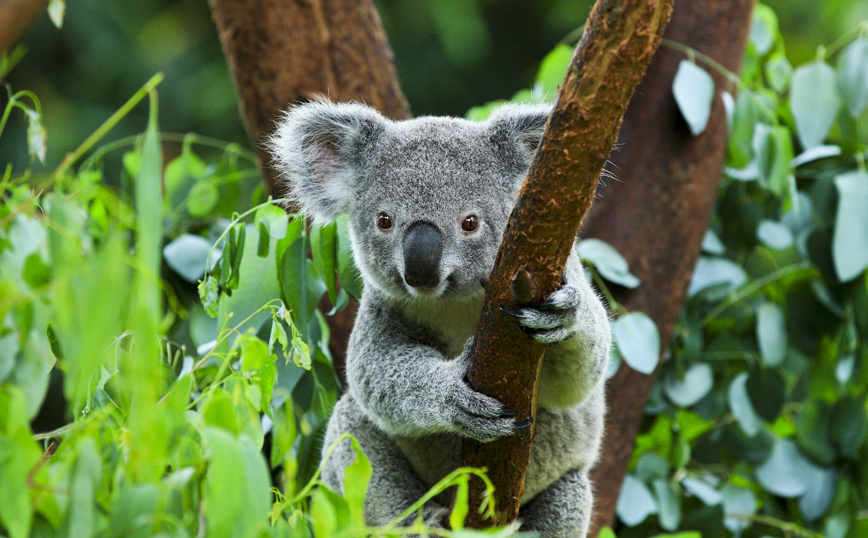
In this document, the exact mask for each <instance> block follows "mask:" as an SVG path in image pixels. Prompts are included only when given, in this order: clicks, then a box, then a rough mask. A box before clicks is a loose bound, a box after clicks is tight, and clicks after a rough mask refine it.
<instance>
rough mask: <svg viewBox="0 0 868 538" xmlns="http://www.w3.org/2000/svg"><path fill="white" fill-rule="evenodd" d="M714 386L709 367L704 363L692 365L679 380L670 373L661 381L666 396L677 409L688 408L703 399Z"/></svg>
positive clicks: (672, 372) (673, 373)
mask: <svg viewBox="0 0 868 538" xmlns="http://www.w3.org/2000/svg"><path fill="white" fill-rule="evenodd" d="M713 386H714V375H713V373H712V370H711V366H709V365H708V364H705V363H699V364H693V365H691V366H690V368H688V369H687V371H686V372H685V373H684V379H679V378H678V377H677V376H676V375H675V372H674V371H670V372H669V373H668V374H667V375H666V377H665V378H664V380H663V390H664V391H665V392H666V396H668V397H669V399H670V400H671V401H672V403H674V404H675V405H677V406H679V407H690V406H692V405H694V404H695V403H696V402H698V401H699V400H701V399H702V398H704V397H705V395H706V394H708V393H709V391H710V390H711V388H712V387H713Z"/></svg>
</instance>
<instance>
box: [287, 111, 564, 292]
mask: <svg viewBox="0 0 868 538" xmlns="http://www.w3.org/2000/svg"><path fill="white" fill-rule="evenodd" d="M548 112H549V108H548V107H544V106H543V107H540V106H510V107H503V108H501V109H499V110H498V111H496V112H495V113H494V114H493V115H492V117H491V118H490V119H489V120H487V121H486V122H482V123H476V122H470V121H467V120H461V119H454V118H420V119H415V120H409V121H404V122H392V121H389V120H386V119H385V118H383V117H382V116H380V115H379V114H378V113H377V112H376V111H374V110H373V109H370V108H368V107H363V106H361V105H333V104H329V103H324V102H316V103H309V104H306V105H302V106H301V107H297V108H295V109H293V110H291V111H290V112H289V113H288V114H287V116H286V117H285V119H284V120H283V122H282V123H281V126H280V128H279V130H278V132H277V133H276V135H275V137H274V138H273V139H272V152H273V153H274V155H275V158H276V160H277V162H278V164H279V165H280V166H281V168H282V172H283V173H284V175H285V176H286V177H287V178H288V179H289V180H290V181H291V184H292V191H293V194H294V195H295V196H296V197H297V198H298V199H299V201H300V203H301V205H302V207H303V208H304V209H305V210H306V211H307V212H310V213H312V214H313V215H314V216H315V218H316V220H318V221H328V220H331V219H334V218H335V217H337V216H338V215H340V214H342V213H346V214H348V216H349V221H350V231H351V238H352V243H353V250H354V253H355V256H356V263H357V264H358V266H359V268H360V270H361V271H362V277H363V280H364V282H365V285H366V286H370V285H373V286H376V287H377V288H379V289H380V290H382V291H383V292H385V293H386V294H387V295H389V296H391V297H393V298H398V299H415V298H451V297H465V296H469V295H477V294H478V293H480V292H481V291H482V287H481V286H480V283H479V282H480V279H482V278H485V277H487V276H488V274H489V273H490V271H491V268H492V267H493V265H494V261H495V257H496V255H497V250H498V248H499V245H500V241H501V238H502V236H503V230H504V227H505V226H506V222H507V219H508V218H509V214H510V212H511V210H512V206H513V203H514V196H515V192H516V190H517V189H518V188H519V186H520V185H521V181H522V180H523V179H524V175H525V172H526V169H527V165H528V163H529V160H530V158H531V155H532V153H533V150H534V149H535V147H536V145H537V143H538V141H539V137H540V136H541V133H542V130H543V128H544V126H545V120H546V118H547V116H548Z"/></svg>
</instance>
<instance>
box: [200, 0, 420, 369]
mask: <svg viewBox="0 0 868 538" xmlns="http://www.w3.org/2000/svg"><path fill="white" fill-rule="evenodd" d="M209 2H210V5H211V12H212V15H213V17H214V22H215V23H216V24H217V29H218V32H219V34H220V41H221V43H222V44H223V50H224V52H225V53H226V58H227V61H228V62H229V69H230V71H231V73H232V78H233V80H234V82H235V89H236V93H237V94H238V102H239V107H240V109H241V117H242V119H243V120H244V126H245V127H246V129H247V133H248V135H249V136H250V140H251V143H252V144H253V147H254V148H256V151H257V154H258V156H259V164H260V169H261V170H262V173H263V180H264V182H265V188H266V191H267V192H269V193H272V194H274V195H276V196H280V195H282V194H283V191H282V190H281V189H280V187H279V186H277V183H276V179H277V174H276V172H275V171H274V170H273V169H272V168H270V167H269V166H268V163H269V162H270V161H271V157H270V156H269V155H268V153H267V152H266V151H265V148H264V145H263V144H262V138H263V136H266V135H268V134H270V133H271V132H272V131H273V130H274V126H275V119H276V118H277V116H278V114H279V113H280V111H281V110H284V109H286V108H287V107H288V106H289V105H291V104H293V103H297V102H300V101H306V100H309V99H313V98H315V97H317V96H327V97H328V98H330V99H331V100H332V101H352V100H355V101H361V102H364V103H367V104H368V105H370V106H372V107H374V108H377V109H378V110H379V111H380V112H382V113H383V114H385V115H386V116H388V117H390V118H393V119H396V120H397V119H405V118H409V117H410V110H409V107H408V106H407V102H406V100H405V99H404V95H403V93H401V88H400V86H399V83H398V77H397V74H396V72H395V67H394V64H393V61H392V50H391V48H390V47H389V44H388V41H387V40H386V35H385V33H384V32H383V26H382V23H381V22H380V16H379V14H378V13H377V8H376V6H374V2H373V0H209ZM357 306H358V305H357V304H356V302H355V300H351V304H350V307H349V308H347V309H345V310H343V311H342V312H340V313H338V314H337V315H335V316H334V317H331V318H329V326H330V327H331V331H332V338H331V341H332V346H331V347H332V355H333V357H334V358H335V362H336V365H338V366H340V365H341V364H343V358H344V353H345V351H346V342H347V340H348V338H349V333H350V330H351V329H352V326H353V320H354V318H355V311H356V307H357ZM340 370H341V369H340V368H338V371H339V372H340Z"/></svg>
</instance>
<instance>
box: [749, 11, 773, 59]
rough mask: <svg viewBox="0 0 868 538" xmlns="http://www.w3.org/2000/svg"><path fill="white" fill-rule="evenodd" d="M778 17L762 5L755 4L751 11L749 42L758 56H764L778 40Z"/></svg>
mask: <svg viewBox="0 0 868 538" xmlns="http://www.w3.org/2000/svg"><path fill="white" fill-rule="evenodd" d="M778 35H779V34H778V17H777V15H775V12H774V11H772V9H771V8H770V7H768V6H766V5H764V4H757V5H756V6H755V7H754V10H753V18H752V20H751V27H750V40H751V42H752V43H753V44H754V46H755V47H756V50H757V52H758V53H759V54H760V56H764V55H765V54H767V53H768V52H769V51H770V50H771V49H772V46H773V45H774V44H775V41H776V40H777V38H778Z"/></svg>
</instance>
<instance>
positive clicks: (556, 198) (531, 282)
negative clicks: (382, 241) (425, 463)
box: [462, 0, 673, 527]
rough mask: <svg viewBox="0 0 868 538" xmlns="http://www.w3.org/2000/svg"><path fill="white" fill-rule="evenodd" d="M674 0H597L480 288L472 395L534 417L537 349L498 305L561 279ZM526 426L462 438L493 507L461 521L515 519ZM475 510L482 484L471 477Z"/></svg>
mask: <svg viewBox="0 0 868 538" xmlns="http://www.w3.org/2000/svg"><path fill="white" fill-rule="evenodd" d="M672 4H673V0H597V3H596V4H595V5H594V8H593V10H592V12H591V15H590V18H589V19H588V23H587V25H586V27H585V33H584V35H583V36H582V40H581V41H580V43H579V45H578V47H577V49H576V52H575V54H574V56H573V59H572V62H571V64H570V67H569V69H568V71H567V75H566V78H565V79H564V82H563V85H562V86H561V89H560V91H559V93H558V98H557V101H556V104H555V108H554V110H553V111H552V114H551V116H550V117H549V120H548V124H547V125H546V130H545V134H544V135H543V138H542V141H541V142H540V146H539V148H538V149H537V152H536V154H535V156H534V159H533V162H532V163H531V166H530V169H529V171H528V178H527V179H526V180H525V183H524V186H523V188H522V190H521V193H520V194H519V197H518V200H517V202H516V205H515V208H514V209H513V212H512V215H511V216H510V219H509V223H508V224H507V227H506V231H505V233H504V237H503V242H502V243H501V247H500V252H499V253H498V256H497V261H496V262H495V267H494V270H493V272H492V275H491V283H490V284H489V286H488V287H487V289H486V298H485V307H484V309H483V312H482V317H481V319H480V323H479V327H478V328H477V332H476V339H475V348H474V366H473V368H472V371H471V373H470V376H469V380H470V383H471V385H472V386H473V387H474V388H475V389H476V390H478V391H480V392H483V393H485V394H488V395H490V396H493V397H495V398H497V399H499V400H501V401H502V402H503V403H504V404H505V405H506V406H507V408H510V409H516V410H518V412H519V413H520V416H521V415H523V416H535V415H536V400H537V389H538V384H539V372H540V367H541V364H542V356H543V353H544V352H545V348H544V346H542V345H540V344H538V343H536V342H534V341H533V340H532V339H531V338H530V337H529V336H527V335H525V334H523V333H522V332H520V331H518V330H517V328H516V327H515V324H514V323H513V322H512V321H511V320H510V319H508V316H506V315H505V314H502V313H501V312H500V311H499V307H500V306H505V307H513V308H514V307H515V306H517V305H522V304H528V303H534V302H539V301H541V300H542V299H543V298H544V297H545V296H547V295H548V294H550V293H551V292H553V291H555V290H556V289H557V288H558V286H559V285H560V282H561V275H562V274H563V270H564V267H565V265H566V261H567V257H568V256H569V253H570V250H571V249H572V246H573V242H574V240H575V237H576V234H577V233H578V230H579V225H580V224H581V221H582V218H583V217H584V214H585V212H586V211H587V210H588V208H589V207H590V205H591V201H592V199H593V196H594V192H595V190H596V186H597V180H598V178H599V176H600V173H601V171H602V169H603V165H604V164H605V162H606V158H607V157H608V155H609V153H610V152H611V150H612V146H613V145H614V143H615V141H616V139H617V136H618V130H619V128H620V125H621V120H622V118H623V117H624V113H625V111H626V110H627V104H628V103H629V100H630V97H631V96H632V94H633V91H634V90H635V88H636V86H637V85H638V84H639V82H640V81H641V79H642V77H643V75H644V74H645V70H646V68H647V66H648V64H649V62H650V61H651V58H652V56H653V55H654V52H655V51H656V49H657V46H658V44H659V42H660V38H661V36H662V34H663V29H664V28H665V26H666V23H667V21H668V20H669V15H670V13H671V11H672ZM532 435H533V432H532V431H530V429H528V430H519V431H518V432H516V433H515V434H514V435H512V436H509V437H507V438H503V439H500V440H497V441H494V442H492V443H487V444H482V443H477V442H474V441H471V440H465V441H464V443H463V447H462V460H463V465H465V466H472V467H487V468H488V470H489V471H488V476H489V478H491V480H492V482H493V483H494V485H495V487H496V491H495V501H496V504H497V508H498V510H499V512H500V513H501V518H500V520H499V521H497V522H490V521H489V522H486V521H482V520H481V518H480V517H479V514H478V511H477V510H471V512H470V517H469V518H468V522H467V525H468V526H472V527H485V526H488V525H491V524H492V523H497V524H503V523H507V522H511V521H514V520H515V519H516V517H517V516H518V508H519V502H520V499H521V495H522V492H523V490H524V476H525V472H526V470H527V464H528V461H529V458H530V449H531V438H532ZM472 484H473V486H472V488H471V502H472V503H474V504H476V505H477V506H478V503H479V502H480V500H481V497H480V496H481V493H482V484H481V483H480V481H478V480H474V481H472Z"/></svg>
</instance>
